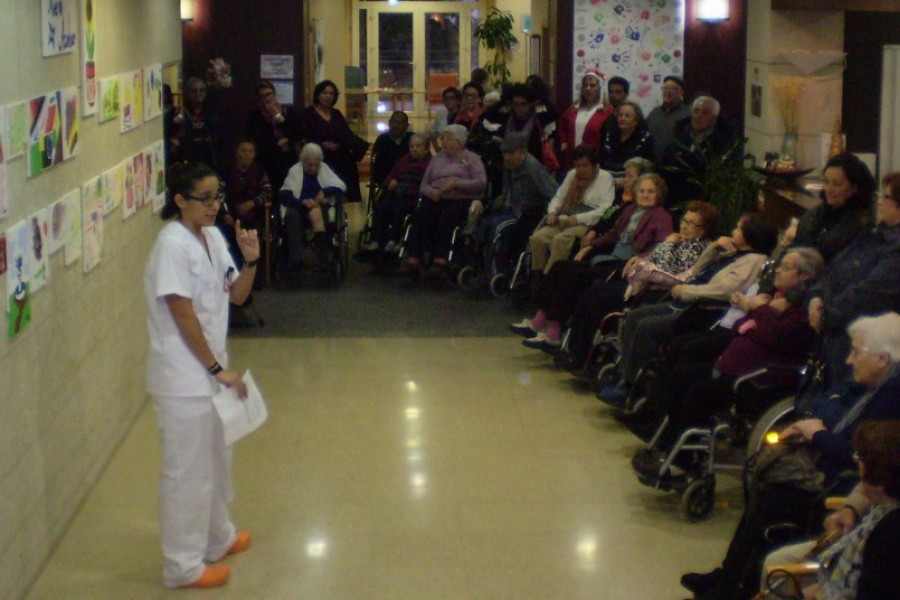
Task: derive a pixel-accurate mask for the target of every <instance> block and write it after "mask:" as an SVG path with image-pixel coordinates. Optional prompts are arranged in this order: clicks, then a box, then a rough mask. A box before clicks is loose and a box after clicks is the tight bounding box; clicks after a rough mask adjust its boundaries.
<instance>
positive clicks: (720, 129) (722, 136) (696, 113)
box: [660, 96, 743, 206]
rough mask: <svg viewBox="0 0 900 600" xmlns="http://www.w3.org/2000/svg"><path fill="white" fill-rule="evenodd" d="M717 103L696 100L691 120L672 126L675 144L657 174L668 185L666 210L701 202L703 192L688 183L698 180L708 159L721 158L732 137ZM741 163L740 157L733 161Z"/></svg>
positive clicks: (689, 118)
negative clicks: (687, 202) (660, 174)
mask: <svg viewBox="0 0 900 600" xmlns="http://www.w3.org/2000/svg"><path fill="white" fill-rule="evenodd" d="M719 110H720V105H719V101H718V100H716V99H715V98H713V97H712V96H699V97H697V98H696V99H694V101H693V103H691V116H690V117H688V118H686V119H682V120H681V121H679V122H678V123H676V124H675V134H674V138H675V141H674V143H673V144H672V145H671V146H670V147H669V149H668V151H667V152H666V155H665V156H664V157H663V159H662V165H661V169H660V172H661V173H662V175H663V177H664V178H665V180H666V183H667V184H668V185H669V202H668V204H669V206H673V205H676V204H678V203H680V202H685V201H688V200H700V199H702V198H703V190H702V188H700V187H698V185H697V184H696V183H692V182H691V181H690V180H691V179H693V178H695V177H701V176H702V175H703V173H704V171H705V169H706V164H707V163H708V161H710V160H711V159H714V158H716V157H719V156H723V155H724V154H725V153H726V151H727V150H728V149H729V148H730V147H731V145H732V144H733V143H734V140H735V136H734V133H733V132H732V131H730V128H729V127H728V126H727V124H726V123H725V120H724V119H722V118H721V117H720V115H719ZM733 158H734V159H735V160H742V159H743V156H735V157H733Z"/></svg>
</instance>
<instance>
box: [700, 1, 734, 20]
mask: <svg viewBox="0 0 900 600" xmlns="http://www.w3.org/2000/svg"><path fill="white" fill-rule="evenodd" d="M695 7H696V11H697V13H696V15H697V20H698V21H704V22H705V23H718V22H719V21H727V20H728V19H730V18H731V14H730V7H729V6H728V0H697V3H696V4H695Z"/></svg>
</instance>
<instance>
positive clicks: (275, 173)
mask: <svg viewBox="0 0 900 600" xmlns="http://www.w3.org/2000/svg"><path fill="white" fill-rule="evenodd" d="M253 89H254V92H255V93H256V103H257V104H256V108H254V109H253V110H252V111H250V114H249V116H248V117H247V135H249V136H250V137H252V138H253V141H254V142H255V143H256V152H257V159H258V160H259V162H260V164H261V165H262V166H263V168H264V169H265V170H266V175H268V176H269V182H270V183H271V184H272V189H273V190H280V189H281V186H282V184H284V178H285V177H287V173H288V170H290V168H291V167H292V166H293V165H295V164H297V160H298V158H299V157H298V156H297V148H296V143H297V141H299V139H300V121H299V117H298V115H297V111H296V110H294V107H293V106H285V105H283V104H280V103H279V102H278V99H277V97H276V94H275V86H274V85H273V84H272V82H271V81H267V80H265V79H263V80H260V81H259V82H258V83H257V84H256V85H255V86H254V88H253Z"/></svg>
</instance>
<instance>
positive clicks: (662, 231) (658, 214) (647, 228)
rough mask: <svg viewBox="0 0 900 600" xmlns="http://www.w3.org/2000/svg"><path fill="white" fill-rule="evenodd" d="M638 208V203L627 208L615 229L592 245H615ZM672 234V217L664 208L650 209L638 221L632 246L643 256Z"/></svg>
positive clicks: (595, 240) (633, 203) (617, 221)
mask: <svg viewBox="0 0 900 600" xmlns="http://www.w3.org/2000/svg"><path fill="white" fill-rule="evenodd" d="M637 207H638V206H637V203H636V202H632V203H631V204H629V205H628V206H627V207H625V210H623V211H622V214H621V215H619V218H618V219H617V220H616V224H615V225H614V226H613V228H612V229H610V230H609V231H607V232H606V233H604V234H603V235H601V236H600V237H598V238H595V239H594V241H593V242H591V243H592V244H593V245H594V246H600V247H602V246H613V245H615V243H616V242H617V241H618V240H619V236H620V235H622V232H623V231H625V228H626V227H627V226H628V221H630V220H631V215H633V214H634V211H636V210H637ZM670 233H672V215H670V214H669V211H667V210H666V209H665V208H663V207H662V206H654V207H653V208H648V209H647V210H646V211H645V212H644V214H643V215H642V216H641V220H640V221H638V226H637V230H636V231H635V232H634V240H633V241H632V245H633V246H634V249H635V250H637V251H638V253H639V254H640V255H641V256H643V255H645V254H647V253H648V252H650V251H651V250H653V247H654V246H656V244H658V243H660V242H662V241H665V239H666V238H667V237H669V234H670Z"/></svg>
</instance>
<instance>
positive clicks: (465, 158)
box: [419, 150, 487, 200]
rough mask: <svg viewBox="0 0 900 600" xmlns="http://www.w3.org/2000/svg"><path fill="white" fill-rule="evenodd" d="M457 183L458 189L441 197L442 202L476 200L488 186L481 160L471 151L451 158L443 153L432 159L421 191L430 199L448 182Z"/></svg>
mask: <svg viewBox="0 0 900 600" xmlns="http://www.w3.org/2000/svg"><path fill="white" fill-rule="evenodd" d="M451 179H452V180H454V181H456V189H455V190H453V191H452V192H449V193H447V194H443V195H442V196H441V200H475V199H479V198H481V197H482V195H483V194H484V188H485V187H486V186H487V174H486V173H485V171H484V163H482V162H481V158H480V157H479V156H478V155H477V154H475V153H474V152H471V151H469V150H463V151H462V152H461V153H460V154H459V155H458V156H456V157H453V158H450V157H449V156H447V155H446V154H444V153H443V152H441V153H440V154H438V155H437V156H435V157H434V158H432V159H431V162H430V163H429V164H428V169H426V170H425V176H424V177H423V178H422V185H421V186H419V190H420V191H421V192H422V195H423V196H427V197H430V196H431V193H432V192H433V191H434V190H436V189H441V188H443V187H444V186H445V185H446V184H447V182H448V181H450V180H451Z"/></svg>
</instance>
